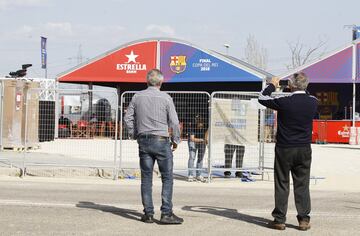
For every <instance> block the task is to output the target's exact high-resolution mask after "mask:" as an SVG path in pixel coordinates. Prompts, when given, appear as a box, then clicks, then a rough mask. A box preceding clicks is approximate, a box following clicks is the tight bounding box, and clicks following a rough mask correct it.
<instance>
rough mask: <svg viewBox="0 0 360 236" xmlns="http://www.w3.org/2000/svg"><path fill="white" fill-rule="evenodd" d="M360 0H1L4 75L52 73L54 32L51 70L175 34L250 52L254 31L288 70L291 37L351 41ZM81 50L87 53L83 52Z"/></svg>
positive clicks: (277, 65) (272, 66)
mask: <svg viewBox="0 0 360 236" xmlns="http://www.w3.org/2000/svg"><path fill="white" fill-rule="evenodd" d="M359 10H360V1H359V0H342V1H338V0H302V1H291V0H272V1H269V0H251V1H243V0H222V1H216V0H181V1H169V0H151V1H149V0H101V1H98V0H0V77H2V76H5V75H8V73H9V72H10V71H16V70H17V69H20V67H21V65H22V64H26V63H32V64H33V67H31V68H29V70H28V71H29V72H28V76H29V77H44V70H43V69H41V60H40V59H41V57H40V36H44V37H47V38H48V45H47V52H48V78H55V77H56V75H57V74H59V73H61V72H63V71H66V70H68V69H70V68H72V67H74V66H76V65H77V63H78V62H79V61H80V60H79V59H80V58H82V61H83V62H84V61H86V60H87V59H91V58H93V57H96V56H98V55H100V54H102V53H104V52H106V51H109V50H111V49H113V48H116V47H118V46H120V45H122V44H125V43H127V42H130V41H133V40H138V39H142V38H148V37H171V38H177V39H182V40H186V41H189V42H191V43H193V44H195V45H198V46H200V47H201V48H206V49H210V50H215V51H218V52H222V53H225V47H224V44H229V45H230V48H229V54H230V55H231V56H234V57H237V58H240V59H243V58H244V55H245V54H244V49H245V47H246V39H247V37H248V36H249V35H253V36H254V37H255V38H256V40H257V41H258V43H259V44H260V45H261V46H262V47H264V48H266V49H267V51H268V66H267V71H268V72H270V73H273V74H275V75H279V74H281V73H285V72H286V65H287V64H289V63H290V59H291V54H290V50H289V45H288V44H289V42H290V43H291V42H296V41H297V40H299V41H300V42H301V43H302V44H304V45H306V46H307V47H313V46H315V45H317V44H318V42H319V40H322V41H325V42H326V45H325V47H324V49H323V50H325V51H326V52H330V51H333V50H336V49H338V48H341V47H342V46H344V45H346V44H348V43H350V41H351V30H350V29H348V28H346V27H344V25H353V24H358V25H360V14H359ZM80 56H81V57H80Z"/></svg>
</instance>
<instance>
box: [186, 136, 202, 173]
mask: <svg viewBox="0 0 360 236" xmlns="http://www.w3.org/2000/svg"><path fill="white" fill-rule="evenodd" d="M188 146H189V161H188V169H189V171H188V175H189V176H194V174H195V170H193V169H194V162H195V158H196V152H197V161H196V177H198V176H200V175H201V169H202V167H203V161H204V155H205V150H206V145H205V144H204V143H195V142H192V141H188Z"/></svg>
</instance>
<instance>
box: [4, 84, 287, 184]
mask: <svg viewBox="0 0 360 236" xmlns="http://www.w3.org/2000/svg"><path fill="white" fill-rule="evenodd" d="M0 86H1V84H0ZM2 91H3V88H2V87H0V95H1V94H2ZM49 92H50V90H49ZM43 93H44V90H43V89H39V88H29V89H28V91H27V94H26V99H25V108H24V109H25V111H24V112H25V114H26V116H25V119H23V122H24V126H25V129H24V132H25V140H24V143H23V145H24V149H23V152H22V153H21V152H20V153H16V154H15V153H11V156H12V164H14V165H15V166H17V167H19V168H21V169H23V170H25V169H26V167H28V168H27V171H28V173H29V171H30V172H34V171H39V170H40V172H39V173H36V175H39V174H40V175H51V174H52V173H51V171H50V173H48V171H46V172H45V167H46V169H49V167H66V168H63V169H61V171H62V173H63V174H64V175H66V174H68V173H69V172H72V173H73V172H74V169H76V170H82V169H83V168H94V172H93V173H94V174H96V171H97V170H96V168H98V169H109V170H110V172H107V173H112V175H113V176H114V177H117V175H118V174H119V172H122V171H124V170H127V169H132V170H134V169H139V158H138V145H137V142H136V141H135V140H131V139H130V138H129V134H128V132H127V130H126V128H125V126H124V122H123V117H124V114H125V113H126V110H127V106H128V105H129V103H130V101H131V98H132V97H133V95H134V93H135V92H124V93H123V94H122V96H121V98H120V102H121V103H120V106H119V105H118V101H119V99H118V95H117V93H116V92H115V91H109V90H103V91H100V90H84V89H81V90H69V89H55V90H51V93H54V94H56V96H53V98H52V99H50V100H49V99H48V100H46V99H43V98H42V97H41V94H43ZM167 93H168V94H169V95H170V96H171V97H172V99H173V101H174V104H175V107H176V111H177V113H178V117H179V121H180V126H181V139H182V142H181V143H180V145H179V147H178V149H177V150H176V151H175V152H174V170H175V171H176V172H177V173H180V174H182V175H187V174H188V171H189V166H192V167H191V168H190V170H200V166H199V165H197V162H196V159H195V162H194V164H192V161H193V160H192V158H189V157H190V156H191V155H193V154H194V152H193V153H192V154H191V151H194V149H191V144H190V143H189V134H191V133H192V131H194V129H196V127H197V124H196V120H199V119H200V120H201V121H202V122H203V129H206V130H208V133H209V137H208V141H207V145H206V148H205V150H204V151H205V154H204V158H203V165H202V168H201V170H202V171H203V175H204V176H206V175H208V174H209V173H211V174H210V175H208V176H209V180H210V177H211V176H222V175H223V174H224V172H225V171H230V172H231V173H232V175H234V172H237V171H239V172H252V173H254V172H259V173H262V172H263V171H264V170H266V169H272V168H273V159H274V146H275V144H274V143H275V138H274V137H275V132H276V112H274V111H273V110H271V109H266V108H265V107H263V106H261V105H260V104H259V103H258V95H259V93H257V92H214V93H213V94H212V95H211V96H210V94H209V93H207V92H193V91H191V92H179V91H176V92H172V91H168V92H167ZM276 96H284V94H277V95H276ZM1 97H2V96H0V98H1ZM1 104H2V103H0V122H2V116H1V112H2V105H1ZM119 108H120V109H119ZM119 112H120V113H119ZM0 124H1V123H0ZM195 151H198V150H195ZM9 155H10V154H9ZM9 155H7V156H9ZM7 156H6V155H1V157H0V158H4V157H7ZM189 160H190V161H189ZM29 167H36V168H29ZM112 171H114V172H112ZM30 174H35V173H30ZM109 175H111V174H109Z"/></svg>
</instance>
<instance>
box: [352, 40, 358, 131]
mask: <svg viewBox="0 0 360 236" xmlns="http://www.w3.org/2000/svg"><path fill="white" fill-rule="evenodd" d="M356 51H357V50H356V43H354V42H353V58H352V82H353V94H352V96H353V107H352V127H355V105H356V99H355V98H356V83H355V81H356V59H357V56H356Z"/></svg>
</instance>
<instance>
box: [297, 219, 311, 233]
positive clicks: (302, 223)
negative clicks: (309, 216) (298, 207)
mask: <svg viewBox="0 0 360 236" xmlns="http://www.w3.org/2000/svg"><path fill="white" fill-rule="evenodd" d="M310 228H311V226H310V222H308V221H305V220H302V221H299V230H302V231H306V230H309V229H310Z"/></svg>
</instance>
